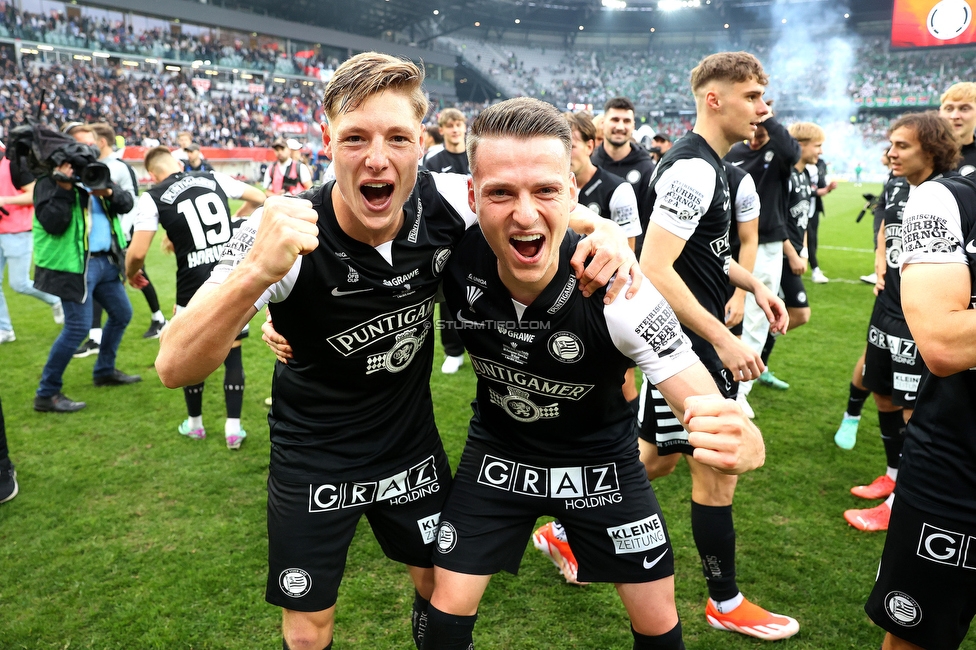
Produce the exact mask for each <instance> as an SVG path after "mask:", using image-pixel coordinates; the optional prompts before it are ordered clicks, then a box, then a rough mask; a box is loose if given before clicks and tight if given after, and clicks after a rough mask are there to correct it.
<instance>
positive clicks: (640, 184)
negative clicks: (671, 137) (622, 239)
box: [590, 142, 655, 258]
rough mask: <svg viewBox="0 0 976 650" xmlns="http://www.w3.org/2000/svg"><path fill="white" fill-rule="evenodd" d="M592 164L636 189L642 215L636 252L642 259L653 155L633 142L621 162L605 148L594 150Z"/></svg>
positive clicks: (652, 171) (648, 210)
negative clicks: (612, 156)
mask: <svg viewBox="0 0 976 650" xmlns="http://www.w3.org/2000/svg"><path fill="white" fill-rule="evenodd" d="M590 162H592V163H593V164H594V165H596V166H597V167H599V168H600V169H605V170H607V171H608V172H610V173H611V174H614V175H616V176H620V177H621V178H623V179H624V180H625V181H627V182H628V183H630V184H631V185H632V186H633V187H634V193H635V194H636V195H637V210H638V212H639V213H640V225H641V233H642V234H641V235H640V236H638V237H637V241H636V250H637V257H638V258H640V252H641V248H642V247H643V245H644V235H643V233H645V232H647V220H648V217H649V216H650V214H651V207H652V205H653V202H652V201H651V197H650V188H649V185H648V182H649V181H650V178H651V175H652V174H653V173H654V167H655V165H654V160H653V159H651V155H650V154H649V153H647V151H645V150H644V148H643V147H641V146H640V145H638V144H636V143H634V142H631V143H630V153H629V154H627V155H626V156H624V157H623V158H622V159H620V160H614V159H613V158H611V157H610V156H609V155H608V154H607V150H606V149H605V148H604V147H603V146H599V147H597V148H596V149H594V150H593V154H592V155H591V156H590Z"/></svg>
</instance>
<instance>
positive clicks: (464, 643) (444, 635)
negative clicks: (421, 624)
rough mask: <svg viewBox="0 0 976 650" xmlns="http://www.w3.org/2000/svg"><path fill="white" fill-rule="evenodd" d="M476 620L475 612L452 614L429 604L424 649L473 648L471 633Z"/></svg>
mask: <svg viewBox="0 0 976 650" xmlns="http://www.w3.org/2000/svg"><path fill="white" fill-rule="evenodd" d="M477 620H478V615H477V614H475V615H474V616H454V615H453V614H445V613H444V612H442V611H440V610H439V609H437V608H436V607H434V606H433V605H429V606H428V607H427V632H426V633H425V634H424V650H474V640H473V639H472V637H471V635H472V633H473V632H474V623H475V621H477Z"/></svg>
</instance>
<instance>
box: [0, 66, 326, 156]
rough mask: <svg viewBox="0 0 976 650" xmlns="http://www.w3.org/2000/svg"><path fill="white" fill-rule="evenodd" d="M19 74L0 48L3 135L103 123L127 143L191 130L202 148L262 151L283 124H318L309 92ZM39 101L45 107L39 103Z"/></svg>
mask: <svg viewBox="0 0 976 650" xmlns="http://www.w3.org/2000/svg"><path fill="white" fill-rule="evenodd" d="M28 59H30V57H25V61H24V63H25V65H24V69H23V70H19V69H18V68H17V64H16V61H15V60H14V57H13V52H12V49H11V48H0V70H2V79H0V129H2V134H0V135H3V134H6V133H7V131H8V130H9V129H10V127H11V126H15V125H17V124H19V123H21V122H22V121H23V120H24V119H25V118H26V117H27V116H28V115H30V116H37V115H38V106H39V105H40V113H39V115H40V119H41V121H42V122H46V123H48V124H52V125H55V126H59V125H61V124H63V123H64V122H69V121H74V120H80V121H86V122H93V121H107V122H109V123H110V124H112V125H113V126H115V130H116V132H117V133H119V134H120V135H122V136H123V137H124V138H125V139H126V141H127V142H129V143H131V144H142V145H147V146H148V145H152V144H155V143H157V141H158V142H161V143H163V144H175V143H176V135H177V133H178V132H179V131H189V132H190V133H192V134H193V137H194V141H195V142H197V143H198V144H200V145H201V146H213V147H238V146H239V147H266V146H270V144H271V142H272V141H273V140H274V138H275V136H276V135H277V133H276V127H277V126H279V125H280V124H281V123H282V122H301V123H305V124H309V123H310V122H313V121H318V120H320V119H321V101H320V99H319V98H318V96H317V95H316V94H315V91H314V90H313V89H310V88H309V87H307V86H299V88H300V89H302V90H300V91H299V94H292V93H291V91H290V90H289V91H287V92H286V91H284V89H283V87H282V86H281V85H280V84H272V85H270V86H269V87H267V88H266V91H265V92H262V93H255V94H253V95H252V94H250V93H232V92H218V91H210V92H201V91H198V90H197V89H195V88H194V87H193V86H192V84H191V83H190V81H189V80H188V79H186V78H185V77H184V76H183V75H182V74H181V73H175V72H174V73H165V74H161V75H158V74H143V73H139V72H131V71H129V70H127V69H125V68H122V67H120V66H114V65H112V64H111V63H110V62H105V63H104V64H98V65H93V64H92V63H84V64H82V63H80V62H73V64H72V65H49V64H41V63H38V62H30V61H29V60H28ZM42 96H43V103H42Z"/></svg>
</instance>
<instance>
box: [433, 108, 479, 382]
mask: <svg viewBox="0 0 976 650" xmlns="http://www.w3.org/2000/svg"><path fill="white" fill-rule="evenodd" d="M437 126H438V128H439V129H440V133H441V136H443V138H444V148H443V149H442V150H441V151H439V152H438V153H436V154H434V155H433V156H430V157H429V158H425V159H424V168H425V169H427V170H428V171H432V172H438V173H442V174H446V173H451V174H468V173H470V171H469V170H468V154H467V152H465V150H464V135H465V134H466V133H467V131H468V122H467V119H466V118H465V117H464V113H462V112H461V111H459V110H458V109H456V108H445V109H444V110H443V111H441V113H440V115H438V116H437ZM437 307H438V309H439V310H440V318H441V321H442V322H444V323H447V322H449V321H450V320H451V319H450V316H449V315H448V314H447V311H446V307H445V306H444V302H443V300H442V299H441V298H440V297H438V299H437ZM441 345H443V346H444V362H443V363H442V364H441V372H443V373H445V374H448V375H450V374H453V373H455V372H457V371H458V369H460V368H461V365H462V364H463V363H464V344H463V343H461V338H460V337H459V336H458V335H457V332H456V331H455V329H454V328H453V327H442V328H441Z"/></svg>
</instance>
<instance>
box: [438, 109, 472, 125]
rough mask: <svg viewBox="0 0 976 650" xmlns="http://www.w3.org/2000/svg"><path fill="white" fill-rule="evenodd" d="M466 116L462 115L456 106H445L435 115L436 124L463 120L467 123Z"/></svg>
mask: <svg viewBox="0 0 976 650" xmlns="http://www.w3.org/2000/svg"><path fill="white" fill-rule="evenodd" d="M467 121H468V118H466V117H464V113H462V112H461V111H459V110H458V109H456V108H445V109H444V110H443V111H441V114H440V115H438V116H437V125H438V126H447V125H448V124H450V123H451V122H464V123H467Z"/></svg>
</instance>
